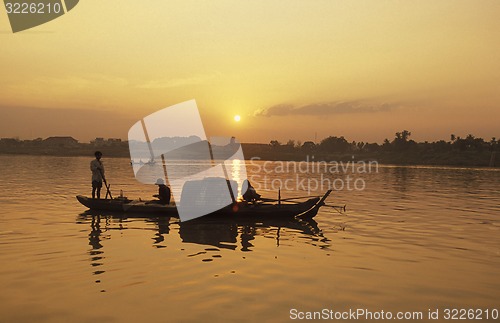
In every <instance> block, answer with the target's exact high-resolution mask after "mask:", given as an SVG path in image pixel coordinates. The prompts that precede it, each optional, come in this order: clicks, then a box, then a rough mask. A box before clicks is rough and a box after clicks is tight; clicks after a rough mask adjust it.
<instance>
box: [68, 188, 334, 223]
mask: <svg viewBox="0 0 500 323" xmlns="http://www.w3.org/2000/svg"><path fill="white" fill-rule="evenodd" d="M330 193H331V190H328V191H327V192H326V193H325V195H323V197H321V198H320V197H314V198H310V199H308V200H306V201H304V202H298V203H294V204H289V203H286V204H285V203H256V204H247V203H246V202H237V203H236V204H233V205H229V206H227V207H224V208H222V209H220V210H218V211H216V212H213V213H210V214H208V215H205V216H204V217H206V216H210V217H217V216H223V217H245V218H263V217H280V218H282V217H301V218H313V217H314V216H315V215H316V214H317V213H318V211H319V208H320V207H321V206H323V205H324V201H325V200H326V198H327V197H328V196H329V195H330ZM76 198H77V200H78V201H79V202H80V203H81V204H83V205H84V206H86V207H88V208H89V209H90V210H93V211H109V212H126V213H143V214H147V215H149V214H152V215H168V216H174V217H175V216H178V214H177V208H176V207H175V205H161V204H158V203H155V202H154V201H140V200H129V199H127V198H115V199H92V198H89V197H86V196H82V195H78V196H77V197H76Z"/></svg>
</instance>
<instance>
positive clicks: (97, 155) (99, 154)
mask: <svg viewBox="0 0 500 323" xmlns="http://www.w3.org/2000/svg"><path fill="white" fill-rule="evenodd" d="M94 156H95V158H97V160H99V159H101V157H102V153H101V152H100V151H99V150H98V151H96V152H95V153H94Z"/></svg>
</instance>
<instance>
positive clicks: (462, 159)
mask: <svg viewBox="0 0 500 323" xmlns="http://www.w3.org/2000/svg"><path fill="white" fill-rule="evenodd" d="M242 146H243V153H244V156H245V160H247V161H249V160H252V159H253V160H262V161H283V162H287V161H295V162H301V161H309V162H327V163H330V162H344V163H345V162H369V161H376V162H377V163H379V164H381V165H394V166H448V167H450V166H451V167H481V168H492V167H493V168H498V167H499V164H500V160H499V159H500V156H496V158H495V159H496V160H495V162H494V164H493V166H491V164H490V162H491V158H492V157H491V155H492V152H482V153H480V154H478V153H477V152H456V153H454V154H450V153H447V154H432V155H421V156H418V154H411V153H394V152H389V153H377V154H369V153H360V152H357V153H342V154H339V153H331V154H325V153H318V154H311V155H308V154H298V153H295V154H274V153H269V152H261V153H260V154H259V153H258V151H256V150H255V149H245V144H242ZM99 149H100V150H101V151H102V152H103V153H104V156H105V158H127V159H130V155H129V152H128V149H127V150H116V149H112V150H107V149H106V148H99ZM95 150H96V149H95V148H89V149H64V150H62V151H61V150H40V151H32V150H30V151H22V150H18V151H13V150H10V151H5V150H0V156H47V157H88V158H93V154H94V151H95ZM249 150H250V151H251V152H250V151H249ZM493 154H495V153H493Z"/></svg>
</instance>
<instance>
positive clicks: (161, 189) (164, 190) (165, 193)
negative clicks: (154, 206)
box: [153, 178, 170, 205]
mask: <svg viewBox="0 0 500 323" xmlns="http://www.w3.org/2000/svg"><path fill="white" fill-rule="evenodd" d="M155 185H158V194H155V195H153V196H154V197H157V198H158V200H159V201H157V203H159V204H162V205H168V204H170V187H168V186H167V185H165V181H164V180H163V179H162V178H158V179H157V180H156V183H155Z"/></svg>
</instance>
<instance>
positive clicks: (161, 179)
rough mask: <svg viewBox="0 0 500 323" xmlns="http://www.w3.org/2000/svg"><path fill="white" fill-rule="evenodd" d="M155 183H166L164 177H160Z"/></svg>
mask: <svg viewBox="0 0 500 323" xmlns="http://www.w3.org/2000/svg"><path fill="white" fill-rule="evenodd" d="M155 185H165V181H164V180H163V178H158V179H157V180H156V183H155Z"/></svg>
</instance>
